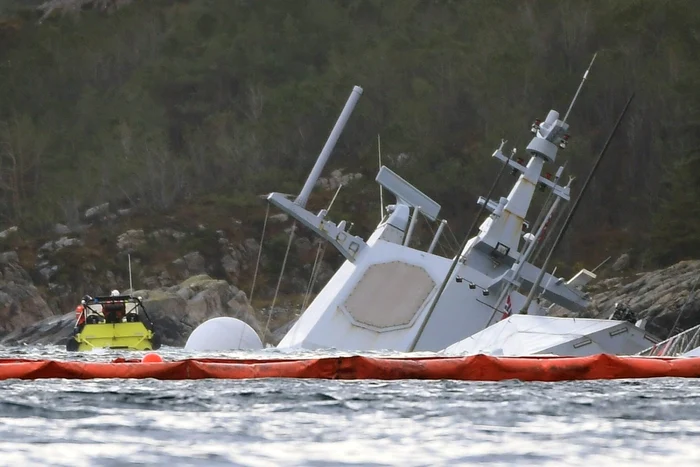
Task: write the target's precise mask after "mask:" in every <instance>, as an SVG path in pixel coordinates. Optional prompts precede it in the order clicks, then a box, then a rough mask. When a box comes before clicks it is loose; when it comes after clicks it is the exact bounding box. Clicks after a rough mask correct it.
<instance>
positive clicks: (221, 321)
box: [185, 317, 263, 351]
mask: <svg viewBox="0 0 700 467" xmlns="http://www.w3.org/2000/svg"><path fill="white" fill-rule="evenodd" d="M262 348H263V345H262V341H261V340H260V337H259V336H258V335H257V334H256V332H255V331H254V330H253V328H251V327H250V326H249V325H247V324H246V323H244V322H243V321H241V320H240V319H236V318H229V317H220V318H213V319H210V320H207V321H205V322H204V323H202V324H200V325H199V326H197V328H196V329H195V330H194V331H192V334H190V337H189V338H188V339H187V343H186V344H185V350H194V351H225V350H260V349H262Z"/></svg>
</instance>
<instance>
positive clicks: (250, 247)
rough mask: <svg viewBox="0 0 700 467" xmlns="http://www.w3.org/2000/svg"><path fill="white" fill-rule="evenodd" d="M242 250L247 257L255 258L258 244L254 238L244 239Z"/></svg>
mask: <svg viewBox="0 0 700 467" xmlns="http://www.w3.org/2000/svg"><path fill="white" fill-rule="evenodd" d="M243 249H244V250H245V253H246V254H247V255H250V256H257V254H258V250H259V249H260V244H259V243H258V241H257V240H255V239H254V238H246V239H245V240H244V241H243Z"/></svg>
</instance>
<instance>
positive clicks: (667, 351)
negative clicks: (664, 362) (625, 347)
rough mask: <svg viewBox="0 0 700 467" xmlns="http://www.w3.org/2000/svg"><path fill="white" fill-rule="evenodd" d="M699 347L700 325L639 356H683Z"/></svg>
mask: <svg viewBox="0 0 700 467" xmlns="http://www.w3.org/2000/svg"><path fill="white" fill-rule="evenodd" d="M697 347H700V324H698V325H697V326H694V327H692V328H690V329H687V330H685V331H683V332H681V333H678V334H676V335H674V336H672V337H669V338H668V339H666V340H665V341H661V342H659V343H658V344H654V345H653V346H651V347H649V348H648V349H646V350H642V351H641V352H639V353H638V354H637V355H644V356H653V357H671V356H675V355H682V354H684V353H686V352H689V351H690V350H692V349H695V348H697Z"/></svg>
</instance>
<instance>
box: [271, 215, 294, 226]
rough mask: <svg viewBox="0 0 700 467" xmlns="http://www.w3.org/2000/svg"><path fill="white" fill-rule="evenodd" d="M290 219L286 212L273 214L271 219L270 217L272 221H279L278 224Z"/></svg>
mask: <svg viewBox="0 0 700 467" xmlns="http://www.w3.org/2000/svg"><path fill="white" fill-rule="evenodd" d="M288 220H289V216H288V215H287V214H285V213H280V214H273V215H272V216H270V219H269V221H270V222H272V223H277V224H281V223H283V222H287V221H288Z"/></svg>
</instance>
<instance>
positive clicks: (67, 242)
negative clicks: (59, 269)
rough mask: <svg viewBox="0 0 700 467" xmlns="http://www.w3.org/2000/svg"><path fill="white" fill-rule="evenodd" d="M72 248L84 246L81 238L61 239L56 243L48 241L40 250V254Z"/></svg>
mask: <svg viewBox="0 0 700 467" xmlns="http://www.w3.org/2000/svg"><path fill="white" fill-rule="evenodd" d="M72 246H83V241H82V240H80V239H79V238H69V237H61V238H59V239H58V240H56V241H48V242H46V243H44V244H43V245H42V246H41V247H40V248H39V254H40V255H43V254H46V253H54V252H56V251H59V250H62V249H64V248H68V247H72Z"/></svg>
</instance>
